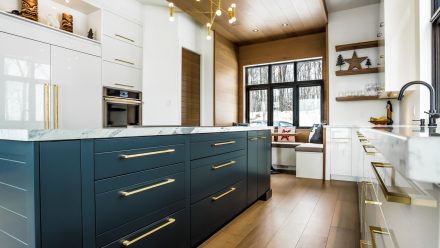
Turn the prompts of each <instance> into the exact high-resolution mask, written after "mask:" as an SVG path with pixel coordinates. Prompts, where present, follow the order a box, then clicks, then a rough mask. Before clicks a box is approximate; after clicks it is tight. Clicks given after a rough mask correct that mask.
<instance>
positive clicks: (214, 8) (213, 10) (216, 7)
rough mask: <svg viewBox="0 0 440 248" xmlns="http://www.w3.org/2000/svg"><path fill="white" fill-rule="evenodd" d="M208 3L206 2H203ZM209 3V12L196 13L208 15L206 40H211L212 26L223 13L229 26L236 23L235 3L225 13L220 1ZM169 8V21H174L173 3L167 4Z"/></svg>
mask: <svg viewBox="0 0 440 248" xmlns="http://www.w3.org/2000/svg"><path fill="white" fill-rule="evenodd" d="M195 1H196V2H200V1H202V0H195ZM205 1H208V0H205ZM209 1H210V9H209V12H197V13H199V14H200V13H202V14H209V15H210V18H209V22H208V23H206V28H207V29H208V35H207V36H206V39H207V40H211V38H212V36H211V31H212V26H213V25H214V21H215V18H216V17H220V16H222V14H223V12H225V13H227V14H228V20H229V23H230V24H233V23H235V22H236V21H237V15H236V8H237V5H236V4H235V3H233V4H231V6H230V7H229V8H228V9H227V11H225V10H224V9H223V8H222V6H221V4H222V3H221V0H209ZM168 6H169V8H170V21H174V2H173V1H170V3H169V4H168ZM188 13H196V12H188Z"/></svg>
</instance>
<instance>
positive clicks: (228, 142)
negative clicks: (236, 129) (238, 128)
mask: <svg viewBox="0 0 440 248" xmlns="http://www.w3.org/2000/svg"><path fill="white" fill-rule="evenodd" d="M235 143H236V142H235V140H233V141H227V142H221V143H215V144H212V145H211V146H213V147H216V146H225V145H232V144H235Z"/></svg>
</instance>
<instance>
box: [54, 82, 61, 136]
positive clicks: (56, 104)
mask: <svg viewBox="0 0 440 248" xmlns="http://www.w3.org/2000/svg"><path fill="white" fill-rule="evenodd" d="M53 91H54V94H55V103H54V104H55V106H54V107H55V129H58V127H59V119H60V118H59V105H60V104H59V97H58V84H54V85H53Z"/></svg>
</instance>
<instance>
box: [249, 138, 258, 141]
mask: <svg viewBox="0 0 440 248" xmlns="http://www.w3.org/2000/svg"><path fill="white" fill-rule="evenodd" d="M256 140H258V138H249V141H256Z"/></svg>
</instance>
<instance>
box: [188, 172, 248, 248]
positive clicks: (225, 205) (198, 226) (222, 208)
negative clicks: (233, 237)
mask: <svg viewBox="0 0 440 248" xmlns="http://www.w3.org/2000/svg"><path fill="white" fill-rule="evenodd" d="M231 189H235V190H234V191H232V192H231ZM219 197H220V198H219ZM214 199H216V200H214ZM245 207H246V180H243V181H240V182H239V183H237V184H235V185H232V186H231V187H227V188H225V189H223V190H221V191H219V192H217V193H216V194H213V195H211V196H209V197H208V198H206V199H204V200H202V201H200V202H198V203H196V204H194V205H192V206H191V245H192V246H194V245H196V244H199V243H200V242H201V241H203V240H205V239H206V238H207V237H208V236H209V235H211V234H212V233H213V232H215V231H216V230H217V229H218V228H220V227H221V226H222V225H224V224H225V223H227V222H228V221H229V220H231V219H232V218H233V217H234V216H235V215H237V214H238V213H239V212H240V211H242V210H243V209H244V208H245Z"/></svg>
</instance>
